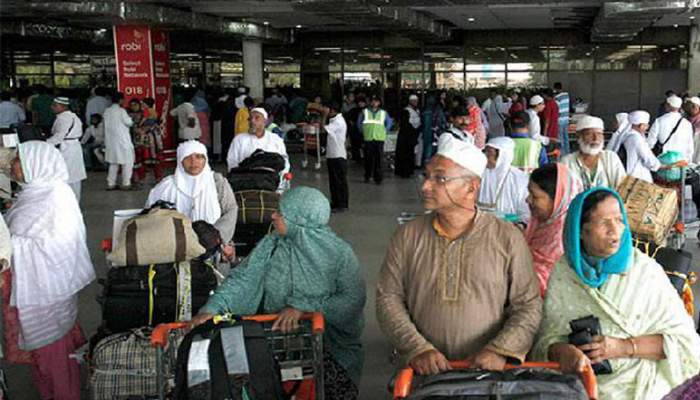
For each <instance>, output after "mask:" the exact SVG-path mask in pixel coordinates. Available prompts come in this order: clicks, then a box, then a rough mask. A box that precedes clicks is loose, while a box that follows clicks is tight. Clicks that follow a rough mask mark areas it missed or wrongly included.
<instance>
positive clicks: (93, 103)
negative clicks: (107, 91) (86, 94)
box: [85, 96, 112, 121]
mask: <svg viewBox="0 0 700 400" xmlns="http://www.w3.org/2000/svg"><path fill="white" fill-rule="evenodd" d="M111 105H112V101H111V100H110V99H108V98H106V97H104V96H95V97H92V98H90V99H89V100H88V101H87V104H86V105H85V121H90V117H91V116H92V114H100V115H102V114H104V113H105V110H106V109H107V107H109V106H111Z"/></svg>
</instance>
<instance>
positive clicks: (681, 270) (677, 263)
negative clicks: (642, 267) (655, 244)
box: [654, 247, 693, 295]
mask: <svg viewBox="0 0 700 400" xmlns="http://www.w3.org/2000/svg"><path fill="white" fill-rule="evenodd" d="M654 259H655V260H656V262H658V263H659V264H660V265H661V266H662V267H663V268H664V271H666V275H668V279H670V280H671V284H672V285H673V287H674V288H675V289H676V290H677V291H678V294H679V295H683V287H684V286H685V281H686V279H685V278H684V277H686V276H688V274H689V273H690V271H691V269H692V262H693V254H692V253H689V252H687V251H684V250H674V249H669V248H668V247H661V248H659V249H658V250H656V254H655V255H654Z"/></svg>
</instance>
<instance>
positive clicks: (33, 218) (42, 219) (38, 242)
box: [6, 141, 95, 320]
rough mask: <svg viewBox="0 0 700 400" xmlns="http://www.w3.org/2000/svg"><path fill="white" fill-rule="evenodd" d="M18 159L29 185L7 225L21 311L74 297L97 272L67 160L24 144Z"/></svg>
mask: <svg viewBox="0 0 700 400" xmlns="http://www.w3.org/2000/svg"><path fill="white" fill-rule="evenodd" d="M19 157H20V160H21V164H22V171H23V173H24V179H25V183H24V184H23V185H22V190H21V191H20V193H19V195H18V196H17V202H16V203H15V205H14V206H13V207H12V208H11V209H10V212H9V213H8V214H7V218H6V220H7V225H8V227H9V228H10V234H11V235H12V249H13V253H14V254H13V271H12V272H13V280H12V298H13V302H14V304H16V305H17V307H18V308H20V309H22V308H23V307H28V306H47V305H51V304H55V303H57V302H60V301H62V300H65V299H67V298H69V297H70V296H72V295H74V294H75V293H77V292H78V291H79V290H80V289H82V288H83V287H85V286H86V285H87V284H89V283H90V282H91V281H92V280H93V279H94V278H95V271H94V268H93V267H92V262H91V261H90V253H89V252H88V248H87V239H86V234H85V224H84V222H83V215H82V213H81V211H80V206H79V205H78V201H77V200H76V198H75V194H73V191H72V190H71V188H70V186H68V184H67V183H66V180H67V179H68V170H67V168H66V163H65V161H64V160H63V156H62V155H61V153H60V152H59V151H58V150H57V149H56V148H55V147H54V146H52V145H50V144H48V143H46V142H38V141H29V142H25V143H22V144H20V145H19ZM21 315H22V314H21V312H20V320H21V319H22V317H21Z"/></svg>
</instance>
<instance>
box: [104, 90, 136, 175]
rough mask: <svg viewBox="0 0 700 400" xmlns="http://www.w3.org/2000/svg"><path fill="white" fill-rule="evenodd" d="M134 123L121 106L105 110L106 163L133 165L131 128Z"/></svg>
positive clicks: (113, 106) (114, 105)
mask: <svg viewBox="0 0 700 400" xmlns="http://www.w3.org/2000/svg"><path fill="white" fill-rule="evenodd" d="M133 124H134V121H133V120H132V119H131V118H130V117H129V114H127V113H126V110H125V109H123V108H122V107H120V106H119V104H112V105H111V106H110V107H109V108H107V109H106V110H105V113H104V125H105V161H107V162H108V163H110V164H133V162H134V143H133V142H132V140H131V133H130V132H129V128H130V127H131V126H132V125H133Z"/></svg>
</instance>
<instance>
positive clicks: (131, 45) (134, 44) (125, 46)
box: [119, 42, 141, 51]
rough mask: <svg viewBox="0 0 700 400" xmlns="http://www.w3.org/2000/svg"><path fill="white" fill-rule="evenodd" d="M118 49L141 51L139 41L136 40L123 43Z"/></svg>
mask: <svg viewBox="0 0 700 400" xmlns="http://www.w3.org/2000/svg"><path fill="white" fill-rule="evenodd" d="M119 49H120V50H121V51H141V43H137V42H131V43H124V44H122V45H121V46H119Z"/></svg>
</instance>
